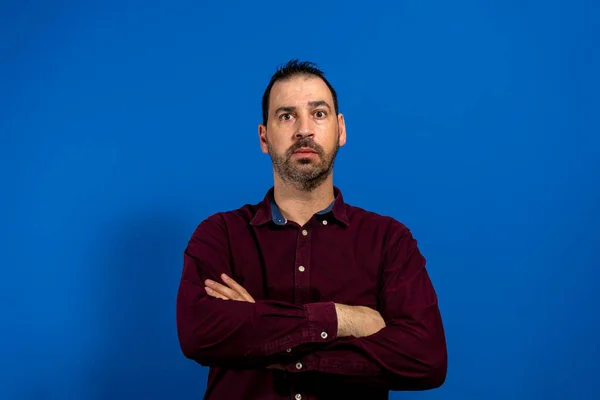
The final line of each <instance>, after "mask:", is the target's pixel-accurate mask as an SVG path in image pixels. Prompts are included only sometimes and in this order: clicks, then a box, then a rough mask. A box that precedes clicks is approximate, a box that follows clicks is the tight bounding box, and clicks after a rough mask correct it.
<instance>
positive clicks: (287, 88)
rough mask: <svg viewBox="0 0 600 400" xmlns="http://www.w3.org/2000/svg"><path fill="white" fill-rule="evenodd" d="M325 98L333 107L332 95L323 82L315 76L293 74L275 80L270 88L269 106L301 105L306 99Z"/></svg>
mask: <svg viewBox="0 0 600 400" xmlns="http://www.w3.org/2000/svg"><path fill="white" fill-rule="evenodd" d="M315 100H325V101H326V102H327V103H329V105H330V106H332V107H333V97H332V95H331V91H330V90H329V88H328V87H327V85H326V84H325V82H324V81H323V80H322V79H321V78H319V77H316V76H311V75H309V76H304V75H302V76H294V77H292V78H289V79H286V80H283V81H277V82H275V84H274V85H273V88H272V89H271V99H270V101H269V103H270V104H269V108H271V109H273V108H277V107H281V106H286V105H301V104H303V103H306V102H308V101H315Z"/></svg>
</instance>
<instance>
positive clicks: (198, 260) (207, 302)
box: [176, 214, 337, 368]
mask: <svg viewBox="0 0 600 400" xmlns="http://www.w3.org/2000/svg"><path fill="white" fill-rule="evenodd" d="M229 260H230V250H229V245H228V237H227V234H226V230H225V226H224V222H223V221H222V218H221V217H220V216H219V215H218V214H215V215H213V216H211V217H209V218H207V219H206V220H204V221H203V222H202V223H201V224H200V225H199V226H198V228H197V229H196V230H195V232H194V234H193V235H192V238H191V239H190V241H189V243H188V246H187V247H186V250H185V252H184V265H183V271H182V276H181V280H180V284H179V288H178V292H177V301H176V303H177V304H176V315H177V316H176V322H177V334H178V339H179V344H180V347H181V350H182V352H183V354H184V355H185V356H186V357H187V358H189V359H193V360H195V361H196V362H198V363H200V364H202V365H205V366H210V365H223V366H227V367H231V368H236V367H240V368H254V367H264V366H268V365H270V364H272V363H281V362H286V361H287V360H289V357H291V356H292V354H288V352H286V350H287V349H288V348H292V347H297V346H307V347H320V346H322V345H324V344H327V343H330V342H333V341H334V340H335V339H336V338H337V314H336V311H335V305H334V303H333V302H322V303H310V304H304V305H295V304H290V303H284V302H280V301H269V300H262V301H261V300H259V301H256V303H249V302H241V301H229V300H221V299H217V298H214V297H212V296H209V295H208V294H207V293H206V291H205V284H204V282H205V280H206V279H212V280H214V281H220V276H221V274H222V273H225V274H228V275H229V276H232V275H231V265H230V261H229Z"/></svg>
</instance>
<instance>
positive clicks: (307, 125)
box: [296, 117, 315, 139]
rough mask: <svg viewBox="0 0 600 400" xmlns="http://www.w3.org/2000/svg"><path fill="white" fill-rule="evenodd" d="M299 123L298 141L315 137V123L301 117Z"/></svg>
mask: <svg viewBox="0 0 600 400" xmlns="http://www.w3.org/2000/svg"><path fill="white" fill-rule="evenodd" d="M298 122H299V124H298V131H297V132H296V138H297V139H303V138H305V137H313V136H315V128H314V123H313V121H312V120H311V119H310V118H308V117H301V118H300V120H299V121H298Z"/></svg>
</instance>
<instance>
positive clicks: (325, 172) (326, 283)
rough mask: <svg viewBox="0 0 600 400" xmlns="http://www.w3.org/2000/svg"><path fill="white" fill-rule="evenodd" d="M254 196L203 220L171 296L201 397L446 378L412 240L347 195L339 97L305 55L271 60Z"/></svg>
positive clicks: (318, 391) (382, 388)
mask: <svg viewBox="0 0 600 400" xmlns="http://www.w3.org/2000/svg"><path fill="white" fill-rule="evenodd" d="M258 136H259V140H260V147H261V149H262V151H263V152H264V153H265V154H269V155H270V157H271V159H272V164H273V177H274V185H273V187H272V188H271V189H270V190H269V191H268V193H267V194H266V196H265V198H264V199H263V201H261V202H260V203H258V204H255V205H245V206H243V207H241V208H239V209H238V210H235V211H228V212H220V213H217V214H214V215H212V216H210V217H208V218H207V219H205V220H204V221H202V222H201V223H200V224H199V226H198V227H197V229H196V230H195V232H194V233H193V235H192V237H191V239H190V241H189V243H188V246H187V248H186V250H185V253H184V266H183V273H182V278H181V283H180V287H179V292H178V297H177V329H178V335H179V341H180V344H181V348H182V351H183V354H184V355H185V356H186V357H188V358H190V359H192V360H195V361H196V362H198V363H200V364H201V365H205V366H209V367H210V371H209V376H208V385H207V390H206V394H205V398H206V399H223V400H235V399H273V400H276V399H277V400H279V399H296V400H301V399H344V400H349V399H371V400H378V399H387V398H388V394H389V391H390V390H425V389H432V388H437V387H439V386H441V385H442V384H443V382H444V380H445V378H446V368H447V352H446V341H445V334H444V329H443V325H442V319H441V316H440V311H439V309H438V303H437V297H436V293H435V291H434V288H433V286H432V283H431V281H430V279H429V276H428V274H427V271H426V268H425V258H424V257H423V255H422V254H421V253H420V252H419V249H418V247H417V243H416V240H415V239H414V238H413V237H412V235H411V233H410V231H409V230H408V229H407V227H405V226H404V225H403V224H402V223H400V222H398V221H396V220H395V219H393V218H390V217H385V216H381V215H378V214H376V213H373V212H369V211H366V210H363V209H361V208H358V207H354V206H352V205H349V204H347V203H345V202H344V199H343V197H342V193H341V191H340V189H339V188H337V187H335V186H334V185H333V176H332V171H333V164H334V160H335V157H336V154H337V152H338V149H339V147H340V146H343V145H344V144H345V142H346V127H345V123H344V117H343V115H342V114H341V113H339V111H338V102H337V95H336V92H335V90H334V89H333V88H332V87H331V85H330V84H329V82H328V81H327V79H326V78H325V77H324V76H323V73H322V72H321V71H320V70H319V69H317V68H316V66H315V65H314V64H312V63H306V62H298V61H295V60H294V61H291V62H289V63H288V64H286V65H285V66H283V67H281V68H280V69H278V71H277V72H276V73H275V75H274V76H273V77H272V79H271V82H270V83H269V86H268V87H267V89H266V91H265V94H264V97H263V122H262V124H260V125H259V127H258Z"/></svg>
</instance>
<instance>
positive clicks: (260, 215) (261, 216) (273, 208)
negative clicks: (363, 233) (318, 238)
mask: <svg viewBox="0 0 600 400" xmlns="http://www.w3.org/2000/svg"><path fill="white" fill-rule="evenodd" d="M273 193H274V188H271V189H269V191H268V192H267V194H266V195H265V198H264V199H263V201H262V202H261V203H260V204H259V208H258V211H257V212H256V214H255V215H254V218H252V220H251V221H250V224H251V225H264V224H266V223H267V222H269V221H272V222H273V223H275V224H276V225H285V223H286V220H285V218H284V216H283V215H282V214H281V211H280V209H279V207H278V206H277V204H276V203H275V199H274V197H273ZM333 194H334V197H335V199H334V200H333V202H331V204H330V205H329V206H328V207H327V208H325V209H324V210H321V211H319V212H317V215H325V214H328V213H331V215H333V217H334V218H335V219H336V220H338V221H339V222H341V223H342V224H343V225H344V226H348V225H349V224H350V221H349V220H348V216H347V214H346V203H344V198H343V196H342V192H341V190H340V189H339V188H337V187H335V186H334V187H333Z"/></svg>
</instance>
